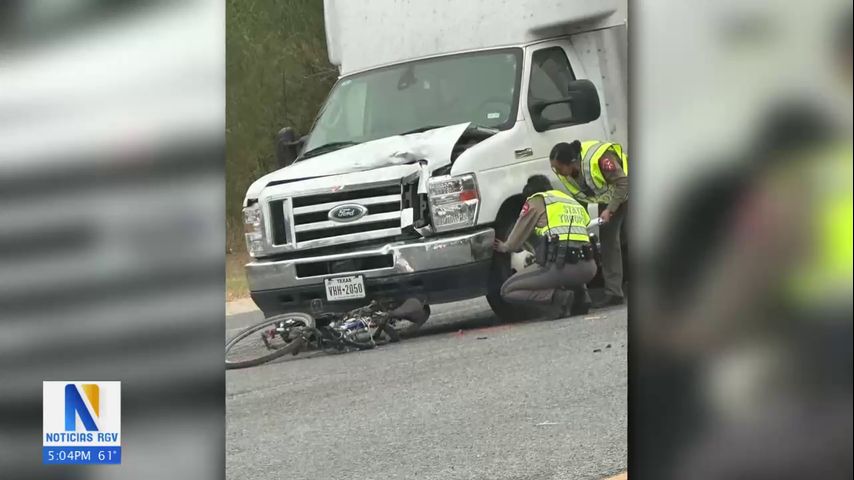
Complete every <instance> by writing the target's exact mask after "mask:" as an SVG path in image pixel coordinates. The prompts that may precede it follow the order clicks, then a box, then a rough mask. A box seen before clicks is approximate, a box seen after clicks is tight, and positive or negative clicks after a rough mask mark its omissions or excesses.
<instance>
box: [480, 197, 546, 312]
mask: <svg viewBox="0 0 854 480" xmlns="http://www.w3.org/2000/svg"><path fill="white" fill-rule="evenodd" d="M519 208H521V205H520V207H519ZM517 213H518V209H516V210H509V209H508V210H505V211H503V212H502V213H501V214H500V215H499V217H498V222H497V223H496V225H495V238H498V239H500V240H506V239H507V236H508V235H509V234H510V230H512V229H513V225H515V223H516V218H517V216H516V214H517ZM513 273H515V272H514V271H513V269H512V268H511V266H510V255H509V254H506V253H497V252H496V253H495V254H494V255H493V256H492V265H491V267H490V271H489V280H488V284H487V293H486V301H487V303H489V307H490V308H491V309H492V312H493V313H495V316H497V317H498V318H499V320H501V321H502V322H512V321H519V320H526V319H529V318H533V317H534V316H536V313H535V312H534V311H533V310H532V309H528V308H523V307H520V306H518V305H513V304H510V303H507V302H505V301H504V299H503V298H501V286H502V285H504V282H505V281H506V280H507V279H508V278H510V276H511V275H513Z"/></svg>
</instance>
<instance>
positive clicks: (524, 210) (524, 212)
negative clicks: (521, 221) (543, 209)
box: [519, 202, 531, 217]
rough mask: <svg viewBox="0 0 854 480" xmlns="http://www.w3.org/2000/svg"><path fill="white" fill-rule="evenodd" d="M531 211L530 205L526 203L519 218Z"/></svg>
mask: <svg viewBox="0 0 854 480" xmlns="http://www.w3.org/2000/svg"><path fill="white" fill-rule="evenodd" d="M530 209H531V206H530V205H529V204H528V202H525V204H524V205H522V211H521V212H519V216H520V217H524V216H525V215H527V214H528V210H530Z"/></svg>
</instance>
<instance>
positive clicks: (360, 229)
mask: <svg viewBox="0 0 854 480" xmlns="http://www.w3.org/2000/svg"><path fill="white" fill-rule="evenodd" d="M403 193H404V187H402V186H401V184H400V183H394V184H390V185H382V186H371V187H367V188H357V189H355V190H347V191H341V192H328V193H322V194H313V195H306V196H294V197H292V198H291V199H289V200H274V201H271V202H270V212H271V215H272V218H271V220H272V221H271V227H272V232H271V234H272V238H273V245H285V244H288V243H289V242H293V241H295V242H296V245H295V247H296V248H298V249H303V248H314V247H321V246H324V245H330V244H341V243H350V242H358V241H362V240H370V239H376V238H383V237H392V236H396V235H400V234H401V233H402V229H401V210H402V209H403V208H404V201H403V200H404V195H403ZM288 201H289V202H290V206H289V208H290V218H288V216H287V215H286V213H285V212H286V211H287V207H288V205H287V203H288ZM347 204H356V205H361V206H362V207H365V208H366V209H367V212H366V213H365V214H364V215H363V216H362V217H361V218H358V219H357V220H354V221H351V222H340V221H335V220H331V219H330V218H329V212H330V211H331V210H332V209H334V208H336V207H338V206H340V205H347ZM289 232H290V233H289Z"/></svg>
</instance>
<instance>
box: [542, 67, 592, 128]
mask: <svg viewBox="0 0 854 480" xmlns="http://www.w3.org/2000/svg"><path fill="white" fill-rule="evenodd" d="M529 107H530V109H531V121H532V122H533V124H534V128H535V129H536V130H537V131H538V132H542V131H544V130H548V129H550V128H554V127H569V126H572V125H581V124H584V123H589V122H592V121H594V120H596V119H597V118H599V115H601V113H602V109H601V107H600V105H599V93H598V92H597V91H596V86H595V85H593V82H591V81H590V80H574V81H572V82H570V83H569V87H568V89H567V96H566V97H565V98H561V99H558V100H549V101H542V102H536V103H534V104H532V105H529Z"/></svg>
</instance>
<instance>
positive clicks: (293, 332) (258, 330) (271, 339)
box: [225, 313, 314, 370]
mask: <svg viewBox="0 0 854 480" xmlns="http://www.w3.org/2000/svg"><path fill="white" fill-rule="evenodd" d="M313 324H314V321H313V320H312V318H311V316H309V315H307V314H305V313H286V314H283V315H276V316H275V317H270V318H268V319H266V320H264V321H263V322H260V323H257V324H255V325H252V326H251V327H248V328H246V329H245V330H243V331H241V332H240V333H238V334H237V335H235V336H234V338H232V339H231V340H229V341H228V342H227V343H226V344H225V368H226V370H231V369H235V368H246V367H254V366H256V365H261V364H262V363H266V362H269V361H270V360H273V359H276V358H279V357H281V356H282V355H285V354H287V353H298V352H299V351H300V349H301V348H302V347H303V346H305V344H306V340H305V338H304V337H303V336H302V335H300V334H299V333H300V332H299V330H301V329H302V327H305V326H308V325H313Z"/></svg>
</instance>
